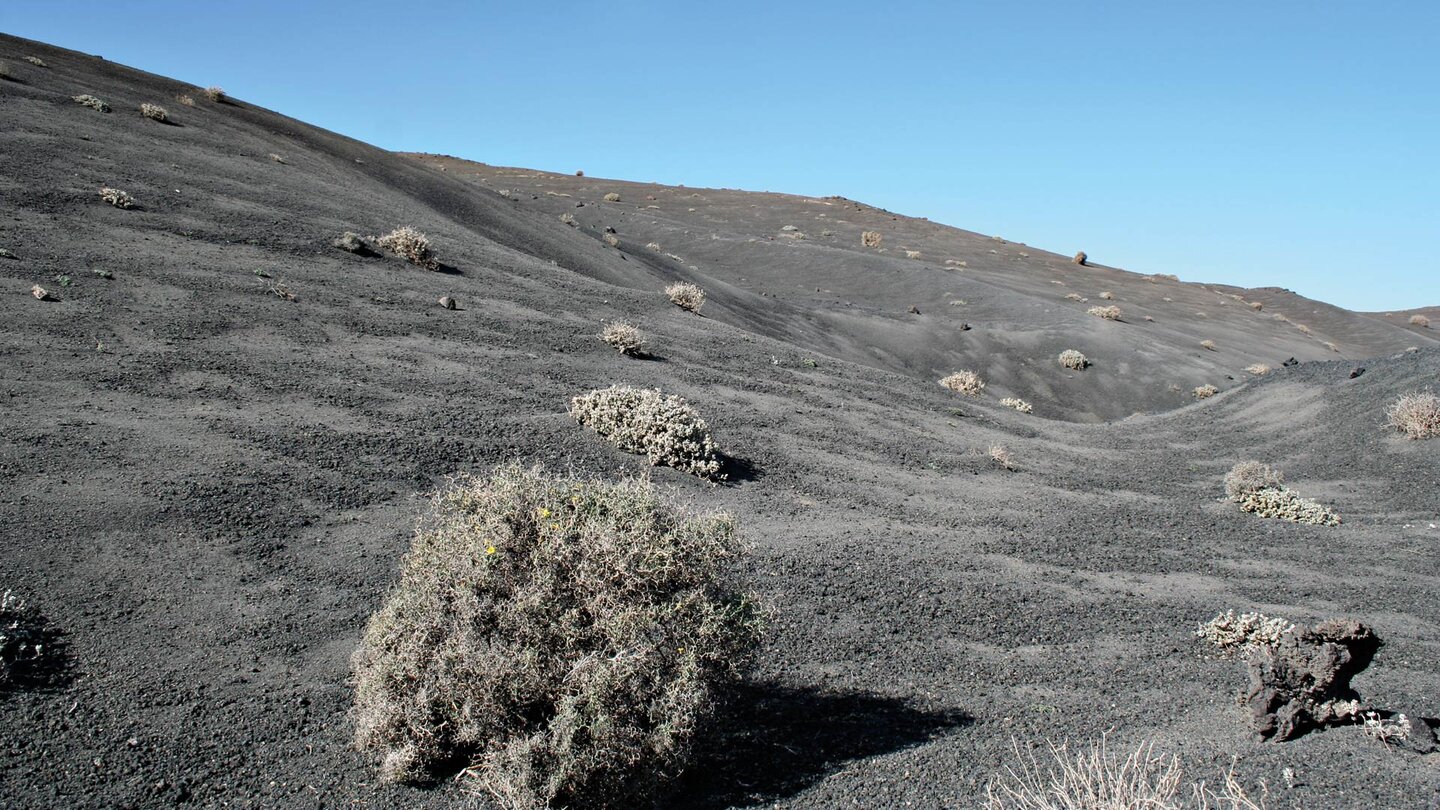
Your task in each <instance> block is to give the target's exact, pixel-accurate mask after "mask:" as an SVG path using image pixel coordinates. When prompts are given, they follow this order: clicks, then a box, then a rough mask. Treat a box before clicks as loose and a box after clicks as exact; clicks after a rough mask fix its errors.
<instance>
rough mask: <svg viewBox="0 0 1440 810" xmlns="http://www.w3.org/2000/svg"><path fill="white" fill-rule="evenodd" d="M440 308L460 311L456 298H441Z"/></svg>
mask: <svg viewBox="0 0 1440 810" xmlns="http://www.w3.org/2000/svg"><path fill="white" fill-rule="evenodd" d="M440 306H442V307H444V308H446V309H458V308H459V306H460V305H459V304H456V303H455V299H454V298H451V297H450V296H448V295H445V296H441V297H440Z"/></svg>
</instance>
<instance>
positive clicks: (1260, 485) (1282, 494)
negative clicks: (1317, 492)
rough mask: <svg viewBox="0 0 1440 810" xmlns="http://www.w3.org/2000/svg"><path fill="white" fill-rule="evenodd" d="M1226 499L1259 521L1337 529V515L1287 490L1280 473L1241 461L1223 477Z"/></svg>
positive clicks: (1323, 506)
mask: <svg viewBox="0 0 1440 810" xmlns="http://www.w3.org/2000/svg"><path fill="white" fill-rule="evenodd" d="M1225 495H1226V496H1227V497H1229V498H1230V500H1232V501H1234V502H1236V503H1238V504H1240V508H1241V509H1243V510H1245V511H1246V512H1251V513H1253V514H1255V515H1258V516H1259V517H1265V518H1277V519H1279V520H1288V521H1290V522H1292V523H1308V524H1311V525H1314V526H1338V525H1340V515H1339V514H1337V513H1335V512H1334V511H1332V510H1331V509H1329V508H1328V507H1326V506H1325V505H1324V504H1321V503H1320V502H1318V501H1314V500H1311V499H1309V498H1302V497H1300V495H1299V493H1297V492H1295V491H1294V490H1292V489H1290V488H1289V487H1286V486H1285V484H1284V478H1283V476H1282V475H1281V474H1280V471H1279V470H1276V469H1274V468H1273V467H1270V466H1268V465H1266V464H1262V463H1260V462H1258V461H1242V462H1240V463H1239V464H1236V465H1235V466H1234V467H1232V468H1231V469H1230V472H1228V473H1226V474H1225Z"/></svg>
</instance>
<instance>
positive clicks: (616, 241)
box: [600, 233, 620, 247]
mask: <svg viewBox="0 0 1440 810" xmlns="http://www.w3.org/2000/svg"><path fill="white" fill-rule="evenodd" d="M600 241H602V242H604V243H605V244H607V245H609V246H610V247H620V237H618V236H616V235H615V234H613V233H607V234H604V235H603V236H601V237H600Z"/></svg>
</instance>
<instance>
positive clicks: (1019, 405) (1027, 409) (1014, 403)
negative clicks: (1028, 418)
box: [1000, 397, 1035, 413]
mask: <svg viewBox="0 0 1440 810" xmlns="http://www.w3.org/2000/svg"><path fill="white" fill-rule="evenodd" d="M1000 404H1001V405H1004V406H1005V407H1007V408H1014V409H1015V410H1017V411H1019V412H1020V413H1033V412H1034V410H1035V408H1034V407H1033V406H1032V405H1031V404H1030V403H1028V402H1026V401H1025V400H1023V399H1016V398H1015V397H1005V398H1004V399H1002V400H1000Z"/></svg>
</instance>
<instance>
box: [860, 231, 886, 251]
mask: <svg viewBox="0 0 1440 810" xmlns="http://www.w3.org/2000/svg"><path fill="white" fill-rule="evenodd" d="M881 241H883V237H881V236H880V232H879V231H865V232H863V233H861V234H860V246H861V247H867V248H878V247H880V243H881Z"/></svg>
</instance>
